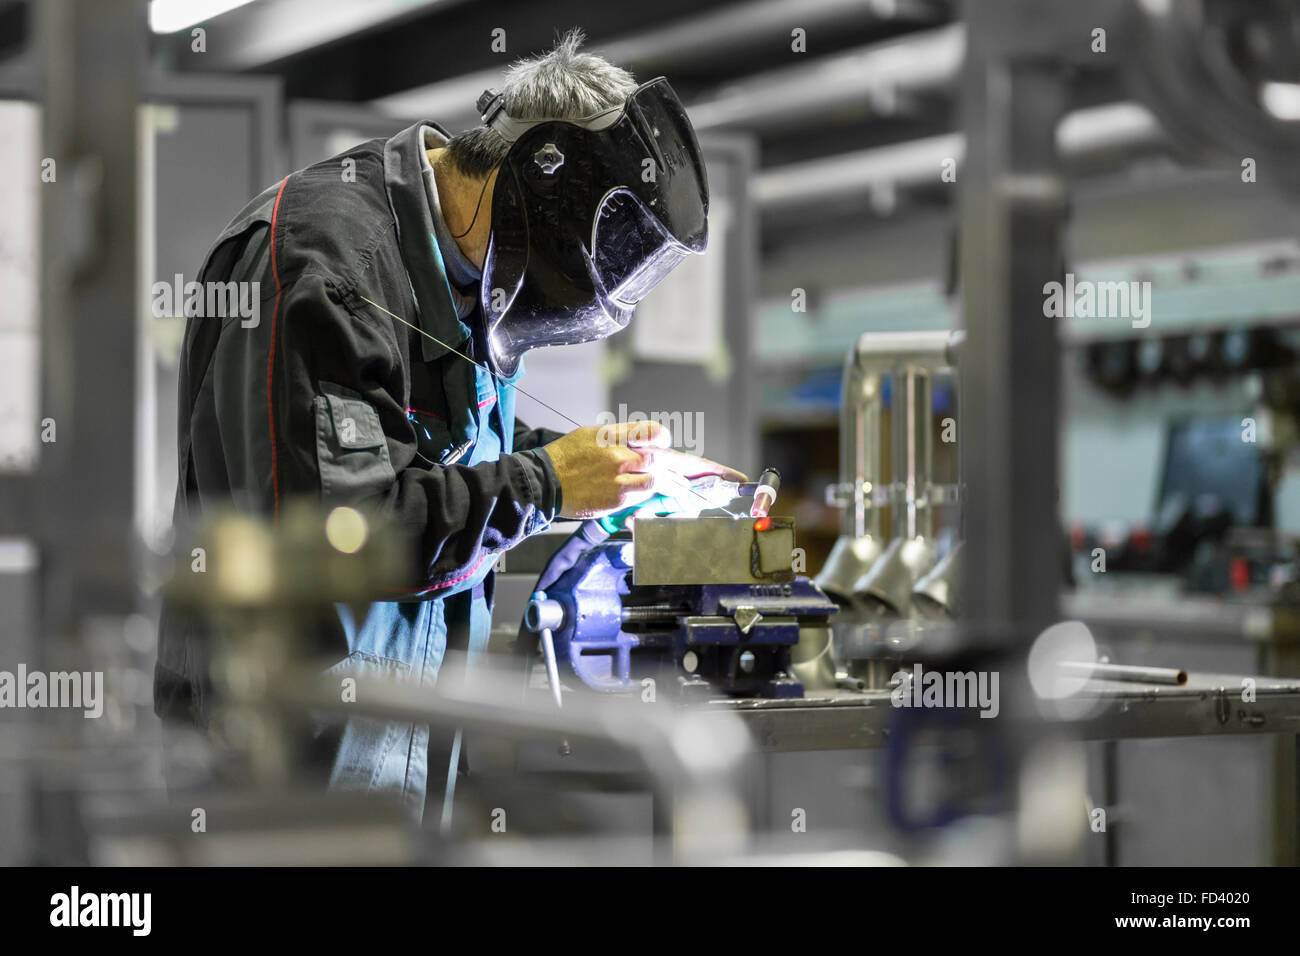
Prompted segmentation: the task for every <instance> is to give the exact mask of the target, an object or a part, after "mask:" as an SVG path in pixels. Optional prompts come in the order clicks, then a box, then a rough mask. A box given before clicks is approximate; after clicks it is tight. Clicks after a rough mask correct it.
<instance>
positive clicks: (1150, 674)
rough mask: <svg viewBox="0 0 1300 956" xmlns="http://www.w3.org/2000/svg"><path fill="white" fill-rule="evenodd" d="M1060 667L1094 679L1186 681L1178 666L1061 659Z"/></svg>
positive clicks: (1167, 682) (1182, 683)
mask: <svg viewBox="0 0 1300 956" xmlns="http://www.w3.org/2000/svg"><path fill="white" fill-rule="evenodd" d="M1059 666H1060V668H1061V669H1062V670H1063V671H1065V672H1066V673H1067V674H1074V675H1077V676H1079V677H1092V678H1094V679H1096V680H1122V681H1133V682H1135V683H1139V684H1174V685H1176V686H1178V687H1182V686H1183V685H1184V684H1186V683H1187V671H1185V670H1182V669H1181V668H1178V667H1137V666H1134V665H1130V664H1089V663H1087V662H1085V661H1061V662H1060V664H1059Z"/></svg>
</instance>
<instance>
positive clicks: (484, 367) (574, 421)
mask: <svg viewBox="0 0 1300 956" xmlns="http://www.w3.org/2000/svg"><path fill="white" fill-rule="evenodd" d="M357 298H358V299H360V300H361V301H362V302H366V303H368V304H370V305H373V306H374V307H375V308H376V309H378V310H379V311H380V312H382V313H384V315H387V316H388V317H390V318H393V319H396V320H397V321H398V322H401V323H402V324H403V325H405V326H406V327H407V328H409V329H414V330H415V331H416V332H419V333H420V334H421V335H423V336H424V337H425V338H427V339H432V340H433V341H434V342H437V343H438V344H439V345H441V346H442V347H443V348H445V349H446V350H447V351H448V352H450V353H451V354H452V355H457V356H460V357H461V358H463V359H464V360H465V361H466V362H469V364H470V365H473V366H474V367H475V368H481V369H482V370H483V371H485V372H487V373H488V374H489V375H491V376H492V377H493V378H494V379H496V380H497V381H498V382H500V383H501V384H502V385H504V386H507V387H508V388H513V389H514V390H515V391H516V392H518V393H519V394H521V395H524V396H526V397H528V398H531V399H532V400H533V401H535V402H536V403H537V404H538V405H541V406H542V407H543V408H547V409H550V410H551V411H553V412H555V414H557V415H559V416H560V417H561V418H563V419H564V420H565V421H566V422H569V423H570V424H572V425H574V426H575V427H577V428H582V427H583V426H582V423H581V422H579V421H578V420H577V419H573V418H570V417H569V416H568V415H566V414H564V412H562V411H560V410H559V409H558V408H556V407H555V406H553V405H548V404H547V403H546V402H544V401H542V400H541V399H540V398H538V397H537V396H536V395H534V394H532V393H531V392H526V391H524V390H523V389H522V388H520V387H519V386H518V385H516V384H515V383H514V382H511V381H508V380H507V379H504V378H502V377H501V376H500V375H498V374H497V373H496V372H494V371H492V369H490V368H488V366H487V363H486V362H485V363H482V364H480V363H478V362H475V361H474V360H473V359H472V358H470V357H469V356H468V355H466V354H465V353H464V352H462V351H460V350H459V349H455V348H453V347H452V346H450V345H448V344H447V343H446V342H444V341H443V340H442V339H440V338H438V337H437V336H436V335H430V334H429V333H428V332H426V331H425V330H424V329H422V328H420V327H419V326H418V325H415V324H413V323H411V322H407V321H406V319H404V318H402V317H401V316H400V315H397V314H396V313H394V312H390V311H388V310H387V309H385V308H384V307H383V306H382V305H380V304H379V303H378V302H374V301H372V300H370V299H367V298H366V297H365V296H364V295H361V294H360V293H358V294H357ZM687 490H688V491H690V492H692V493H693V494H695V495H696V496H698V497H699V498H701V499H703V500H704V501H708V498H705V497H704V495H701V494H700V493H699V492H698V491H696V490H695V489H694V488H691V487H690V483H689V482H688V483H687ZM774 497H775V495H774ZM722 510H723V511H727V509H726V508H723V509H722ZM727 514H731V512H730V511H727ZM732 517H733V518H734V517H735V515H732Z"/></svg>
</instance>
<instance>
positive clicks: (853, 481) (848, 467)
mask: <svg viewBox="0 0 1300 956" xmlns="http://www.w3.org/2000/svg"><path fill="white" fill-rule="evenodd" d="M964 339H965V333H963V332H960V331H958V332H867V333H865V334H863V335H862V336H860V337H859V338H858V340H857V342H856V343H854V346H853V348H851V349H849V352H848V354H847V355H846V356H845V359H844V372H843V375H842V379H841V399H840V473H839V480H838V482H837V483H836V484H835V485H832V486H831V487H830V488H828V489H827V495H826V499H827V503H828V504H831V505H833V506H835V507H838V508H840V509H842V512H843V514H842V517H841V522H840V535H839V537H838V538H837V539H836V541H835V544H834V546H833V547H832V548H831V553H830V556H829V557H828V558H827V559H826V563H825V564H824V565H823V566H822V569H821V571H820V572H819V573H818V575H817V577H816V579H815V580H816V581H817V584H818V586H819V587H821V588H822V590H824V591H826V593H827V594H829V595H831V597H833V598H834V599H835V600H837V601H839V602H840V603H841V604H844V605H845V606H852V604H853V603H854V585H855V584H856V583H857V582H858V581H859V580H861V579H862V577H863V575H865V574H866V573H867V572H868V571H869V570H870V569H871V567H872V565H873V564H875V562H876V560H877V559H878V558H879V557H880V554H881V552H882V551H883V550H884V547H885V544H886V543H887V541H888V536H887V535H884V534H883V532H882V529H881V523H880V507H881V504H882V499H884V498H885V497H887V496H886V495H882V494H881V492H882V491H884V490H885V489H886V480H885V476H884V474H883V469H882V467H881V444H882V442H883V440H884V437H883V427H882V420H883V416H884V384H885V380H886V379H887V378H889V377H890V376H894V381H895V382H896V383H897V381H898V375H899V374H900V371H901V370H902V369H911V370H913V374H914V375H915V374H919V373H921V372H931V371H937V370H940V369H944V368H949V367H951V366H953V365H954V364H955V363H956V360H957V356H958V352H959V350H960V347H961V343H962V342H963V341H964ZM896 394H897V391H896ZM927 420H928V419H927ZM895 460H897V459H895ZM926 474H927V476H928V474H929V472H928V468H927V470H926Z"/></svg>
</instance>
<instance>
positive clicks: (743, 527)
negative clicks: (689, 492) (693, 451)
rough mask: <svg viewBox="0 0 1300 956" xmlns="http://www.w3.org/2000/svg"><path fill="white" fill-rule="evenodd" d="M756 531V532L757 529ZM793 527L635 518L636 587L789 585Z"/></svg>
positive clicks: (784, 522)
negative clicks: (786, 583)
mask: <svg viewBox="0 0 1300 956" xmlns="http://www.w3.org/2000/svg"><path fill="white" fill-rule="evenodd" d="M760 528H761V529H762V530H760ZM794 547H795V545H794V522H792V521H791V520H790V519H788V518H776V517H765V518H762V519H761V524H760V522H759V521H755V519H752V518H749V517H738V518H732V517H720V518H674V517H661V518H638V519H637V520H636V522H634V524H633V527H632V555H633V557H632V567H633V583H634V584H637V585H699V584H761V583H780V582H787V581H793V580H794V578H795V572H794Z"/></svg>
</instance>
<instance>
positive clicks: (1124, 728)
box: [700, 673, 1300, 752]
mask: <svg viewBox="0 0 1300 956" xmlns="http://www.w3.org/2000/svg"><path fill="white" fill-rule="evenodd" d="M1247 679H1250V680H1253V681H1254V700H1253V701H1251V702H1249V703H1248V702H1246V701H1244V700H1243V699H1242V698H1243V688H1244V687H1245V686H1246V685H1244V684H1243V681H1245V680H1247ZM1070 701H1071V702H1072V703H1071V705H1070V706H1071V707H1072V708H1074V710H1075V713H1074V715H1072V716H1064V715H1061V714H1059V713H1057V712H1055V711H1056V708H1054V707H1053V706H1052V704H1051V702H1041V703H1043V704H1044V709H1043V714H1042V717H1041V720H1042V722H1043V725H1045V726H1050V727H1052V728H1053V729H1054V730H1056V731H1058V732H1064V733H1066V734H1067V735H1068V736H1072V737H1077V738H1079V739H1085V740H1123V739H1141V738H1152V737H1185V736H1203V735H1210V734H1259V733H1264V734H1270V733H1272V734H1277V733H1297V732H1300V678H1275V677H1258V676H1250V677H1249V678H1248V677H1247V676H1245V675H1229V674H1196V673H1192V674H1189V675H1188V679H1187V683H1186V684H1185V685H1184V686H1182V687H1177V686H1173V685H1160V684H1140V683H1131V682H1127V681H1106V680H1093V681H1089V682H1088V683H1087V684H1086V685H1085V686H1084V688H1083V689H1082V690H1081V691H1080V693H1079V694H1078V695H1077V696H1076V697H1073V698H1070ZM700 706H702V707H704V708H706V709H716V710H720V711H722V710H726V711H734V712H736V713H738V714H739V715H740V716H741V718H742V719H743V720H744V722H745V724H746V725H747V726H748V727H749V730H750V732H751V734H752V735H753V738H754V743H755V746H756V747H757V749H759V750H760V751H764V752H780V751H795V750H845V749H853V748H858V747H880V746H884V745H885V744H886V743H887V742H888V739H889V727H890V723H891V720H892V718H893V716H894V711H895V710H896V708H895V707H894V706H893V705H892V703H891V701H890V696H889V691H888V690H879V691H866V692H859V691H851V690H835V691H822V692H819V693H818V695H817V696H808V697H804V698H802V699H798V700H759V699H742V700H714V701H710V702H709V703H707V704H703V705H700ZM1006 716H1007V717H1008V718H1009V719H1012V720H1014V721H1016V723H1017V724H1018V725H1020V726H1025V727H1029V726H1032V722H1031V720H1030V719H1029V718H1027V717H1025V716H1020V717H1012V716H1011V715H1009V714H1008V715H1006Z"/></svg>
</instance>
